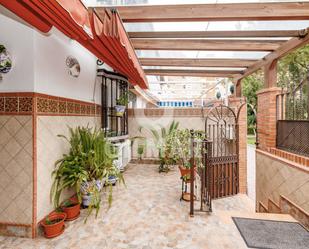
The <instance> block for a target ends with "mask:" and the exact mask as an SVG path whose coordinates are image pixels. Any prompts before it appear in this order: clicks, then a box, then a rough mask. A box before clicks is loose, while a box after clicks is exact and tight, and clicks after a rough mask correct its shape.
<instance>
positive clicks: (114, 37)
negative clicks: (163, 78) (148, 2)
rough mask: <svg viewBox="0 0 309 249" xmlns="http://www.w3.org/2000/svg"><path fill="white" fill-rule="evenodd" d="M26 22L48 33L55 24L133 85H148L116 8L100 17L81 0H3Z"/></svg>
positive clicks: (3, 3)
mask: <svg viewBox="0 0 309 249" xmlns="http://www.w3.org/2000/svg"><path fill="white" fill-rule="evenodd" d="M0 3H1V4H2V5H3V6H4V7H6V8H7V9H9V10H11V11H12V12H14V13H15V14H16V15H18V16H19V17H21V18H22V19H24V20H25V21H26V22H28V23H29V24H31V25H32V26H34V27H35V28H37V29H38V30H40V31H41V32H44V33H47V32H49V31H50V29H51V28H52V26H54V27H56V28H57V29H59V30H60V31H61V32H63V33H64V34H65V35H66V36H68V37H70V38H71V39H74V40H76V41H78V42H79V43H80V44H82V45H83V46H84V47H85V48H87V49H88V50H89V51H91V52H92V53H93V54H94V55H95V56H96V57H98V58H99V59H100V60H102V61H104V62H106V63H107V64H109V65H110V66H111V67H113V68H114V69H115V70H116V71H118V72H119V73H121V74H123V75H125V76H126V77H127V78H128V79H129V81H130V83H131V84H133V85H139V86H140V87H141V88H143V89H145V88H147V79H146V76H145V74H144V71H143V69H142V67H141V65H140V63H139V61H138V58H137V56H136V54H135V51H134V49H133V46H132V44H131V43H130V40H129V38H128V35H127V33H126V31H125V29H124V27H123V24H122V21H121V19H120V17H119V15H118V13H117V12H116V11H115V10H111V9H108V8H106V9H105V12H104V15H101V16H98V15H97V13H95V11H94V10H93V9H90V10H88V9H87V8H86V7H85V6H84V5H83V4H82V2H81V1H80V0H41V1H35V0H17V1H12V0H0Z"/></svg>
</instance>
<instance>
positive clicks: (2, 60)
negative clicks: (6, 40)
mask: <svg viewBox="0 0 309 249" xmlns="http://www.w3.org/2000/svg"><path fill="white" fill-rule="evenodd" d="M11 68H12V60H11V56H10V55H9V53H8V52H7V50H6V48H5V47H4V46H3V45H0V73H8V72H9V71H10V70H11Z"/></svg>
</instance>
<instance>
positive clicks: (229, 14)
mask: <svg viewBox="0 0 309 249" xmlns="http://www.w3.org/2000/svg"><path fill="white" fill-rule="evenodd" d="M113 8H116V9H117V10H118V12H119V14H120V17H121V18H122V20H123V22H176V21H177V22H186V21H252V20H255V21H265V20H308V19H309V3H308V2H292V3H232V4H177V5H144V6H115V7H113ZM96 10H97V11H98V12H99V13H100V12H102V11H103V8H102V10H101V8H100V7H96Z"/></svg>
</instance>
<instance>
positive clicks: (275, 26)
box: [125, 20, 309, 32]
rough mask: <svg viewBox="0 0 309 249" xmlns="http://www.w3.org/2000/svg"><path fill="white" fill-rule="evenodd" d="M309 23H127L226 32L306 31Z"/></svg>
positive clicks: (157, 28)
mask: <svg viewBox="0 0 309 249" xmlns="http://www.w3.org/2000/svg"><path fill="white" fill-rule="evenodd" d="M308 26H309V21H305V20H304V21H230V22H152V23H125V28H126V30H127V31H128V32H134V31H136V32H137V31H205V30H208V31H219V30H220V31H225V30H230V31H233V30H288V29H296V30H299V29H305V28H307V27H308Z"/></svg>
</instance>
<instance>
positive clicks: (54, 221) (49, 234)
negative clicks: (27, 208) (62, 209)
mask: <svg viewBox="0 0 309 249" xmlns="http://www.w3.org/2000/svg"><path fill="white" fill-rule="evenodd" d="M66 217H67V215H66V214H65V213H52V214H50V215H48V220H49V222H47V217H45V218H44V219H43V220H42V221H41V222H40V225H41V226H42V227H43V229H44V236H45V237H46V238H48V239H50V238H54V237H57V236H59V235H60V234H62V233H63V232H64V228H65V225H64V220H65V218H66Z"/></svg>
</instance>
